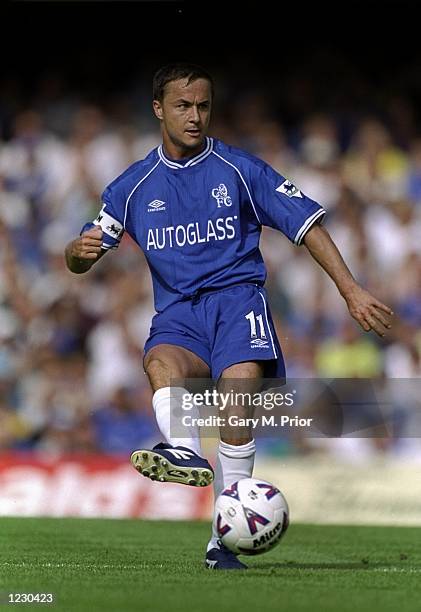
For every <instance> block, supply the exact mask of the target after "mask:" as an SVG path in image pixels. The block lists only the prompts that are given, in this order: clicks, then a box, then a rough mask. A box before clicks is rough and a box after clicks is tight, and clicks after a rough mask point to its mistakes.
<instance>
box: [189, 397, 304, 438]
mask: <svg viewBox="0 0 421 612" xmlns="http://www.w3.org/2000/svg"><path fill="white" fill-rule="evenodd" d="M296 393H297V391H296V390H295V389H293V390H292V391H290V392H286V393H280V392H272V393H270V392H267V393H261V392H259V393H258V392H256V393H250V392H238V391H232V390H231V391H228V392H225V393H224V392H223V391H218V390H216V389H212V390H210V389H206V390H205V391H203V392H201V393H188V392H186V393H182V396H181V400H182V401H181V407H182V408H183V410H185V411H191V410H192V409H193V408H199V409H200V408H206V407H208V408H216V409H217V410H218V411H219V412H224V414H223V415H221V414H209V415H208V416H195V415H193V414H184V415H182V417H181V423H182V425H183V426H184V427H192V426H193V427H194V426H197V427H225V426H230V427H251V428H253V429H255V428H257V427H258V426H260V427H311V424H312V422H313V418H312V417H309V418H303V417H299V416H298V415H294V416H291V415H286V414H281V415H275V414H271V415H268V414H265V413H263V414H259V416H245V415H239V414H225V413H227V412H229V411H231V410H232V409H233V407H234V408H238V407H247V408H248V409H251V408H252V409H256V408H259V409H263V410H265V411H268V412H269V411H272V410H274V409H276V408H281V407H284V408H291V407H292V406H293V405H294V396H295V394H296Z"/></svg>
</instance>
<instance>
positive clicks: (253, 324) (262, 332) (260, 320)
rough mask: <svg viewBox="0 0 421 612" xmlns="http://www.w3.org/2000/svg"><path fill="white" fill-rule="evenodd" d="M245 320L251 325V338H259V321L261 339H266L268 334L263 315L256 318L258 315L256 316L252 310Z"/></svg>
mask: <svg viewBox="0 0 421 612" xmlns="http://www.w3.org/2000/svg"><path fill="white" fill-rule="evenodd" d="M245 318H246V319H247V320H248V322H249V323H250V336H251V338H257V328H256V321H258V323H259V328H260V338H266V332H265V327H264V325H263V315H262V314H259V315H257V317H256V315H255V314H254V310H250V312H249V313H248V314H246V315H245Z"/></svg>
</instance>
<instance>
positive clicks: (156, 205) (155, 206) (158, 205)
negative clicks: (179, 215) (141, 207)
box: [148, 200, 165, 212]
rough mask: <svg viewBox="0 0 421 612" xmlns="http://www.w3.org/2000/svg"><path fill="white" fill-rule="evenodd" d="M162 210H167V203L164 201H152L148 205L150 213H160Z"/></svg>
mask: <svg viewBox="0 0 421 612" xmlns="http://www.w3.org/2000/svg"><path fill="white" fill-rule="evenodd" d="M160 210H165V202H163V201H162V200H152V202H149V204H148V212H158V211H160Z"/></svg>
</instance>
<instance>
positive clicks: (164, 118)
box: [153, 79, 211, 159]
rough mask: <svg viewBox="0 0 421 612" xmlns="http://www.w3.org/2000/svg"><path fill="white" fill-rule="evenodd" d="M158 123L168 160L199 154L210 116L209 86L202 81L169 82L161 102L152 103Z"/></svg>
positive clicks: (182, 80)
mask: <svg viewBox="0 0 421 612" xmlns="http://www.w3.org/2000/svg"><path fill="white" fill-rule="evenodd" d="M153 107H154V111H155V114H156V116H157V117H158V119H160V121H161V128H162V139H163V143H164V148H165V151H166V153H167V155H169V156H170V157H172V158H173V159H180V158H181V157H187V156H189V155H194V154H195V153H196V152H197V153H200V151H201V150H202V149H203V144H204V140H205V136H206V132H207V130H208V126H209V121H210V114H211V86H210V83H209V81H207V80H206V79H197V80H196V81H193V82H192V83H189V84H187V79H180V80H178V81H171V82H170V83H168V84H167V86H166V87H165V94H164V99H163V100H162V102H159V101H158V100H154V102H153Z"/></svg>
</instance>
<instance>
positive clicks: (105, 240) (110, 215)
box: [80, 187, 124, 251]
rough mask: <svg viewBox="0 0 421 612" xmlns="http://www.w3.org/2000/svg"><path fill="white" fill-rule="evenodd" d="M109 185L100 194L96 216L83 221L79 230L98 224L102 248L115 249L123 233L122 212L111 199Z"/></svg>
mask: <svg viewBox="0 0 421 612" xmlns="http://www.w3.org/2000/svg"><path fill="white" fill-rule="evenodd" d="M113 200H114V199H113V198H112V196H111V190H110V188H109V187H107V189H106V190H105V191H104V193H103V194H102V208H101V210H100V211H99V213H98V216H97V217H96V218H95V219H94V220H93V221H91V222H90V223H85V225H84V226H83V228H82V230H81V232H80V233H81V234H82V232H84V231H86V230H87V229H89V228H91V227H94V226H99V227H100V228H101V229H102V232H103V234H102V248H103V249H104V250H107V251H108V250H110V249H116V248H117V247H118V245H119V244H120V241H121V239H122V237H123V234H124V227H123V219H122V218H121V217H122V212H120V211H119V210H118V208H119V207H118V205H117V204H116V202H114V201H113Z"/></svg>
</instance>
